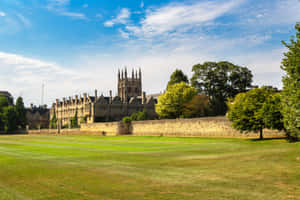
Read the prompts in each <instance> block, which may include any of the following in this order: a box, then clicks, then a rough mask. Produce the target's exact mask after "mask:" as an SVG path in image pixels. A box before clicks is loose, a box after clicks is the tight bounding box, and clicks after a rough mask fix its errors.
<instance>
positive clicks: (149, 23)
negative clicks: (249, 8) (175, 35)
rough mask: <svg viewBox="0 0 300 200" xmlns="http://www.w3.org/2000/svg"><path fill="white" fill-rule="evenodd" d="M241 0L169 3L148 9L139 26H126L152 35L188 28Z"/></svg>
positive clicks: (133, 31) (218, 13) (226, 11)
mask: <svg viewBox="0 0 300 200" xmlns="http://www.w3.org/2000/svg"><path fill="white" fill-rule="evenodd" d="M241 2H242V0H231V1H227V2H223V3H220V2H212V1H206V2H197V3H193V4H184V3H180V4H178V3H177V4H174V3H171V4H169V5H166V6H164V7H161V8H157V9H154V10H148V11H147V13H146V16H145V18H144V19H143V20H141V22H140V24H141V26H128V27H127V29H128V31H131V32H132V33H133V34H135V35H140V34H142V35H144V36H153V35H160V34H163V33H167V32H171V31H174V30H178V29H179V28H184V29H185V30H190V29H192V28H195V27H197V26H199V25H203V23H205V22H209V21H213V20H215V19H216V18H218V17H220V16H222V15H224V14H225V13H228V12H229V11H230V10H232V9H233V8H235V7H236V6H237V5H239V4H240V3H241Z"/></svg>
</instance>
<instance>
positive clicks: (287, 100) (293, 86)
mask: <svg viewBox="0 0 300 200" xmlns="http://www.w3.org/2000/svg"><path fill="white" fill-rule="evenodd" d="M295 28H296V30H297V33H296V38H294V37H292V38H291V40H290V44H287V43H286V42H283V44H284V45H285V46H286V47H287V48H288V52H286V53H284V58H283V60H282V66H281V68H282V69H283V70H284V71H285V72H286V75H285V76H284V77H283V79H282V82H283V90H282V103H281V105H282V109H281V112H282V114H283V121H284V126H285V129H286V131H287V132H288V134H289V135H290V136H291V137H293V138H295V139H299V138H300V24H297V25H296V26H295Z"/></svg>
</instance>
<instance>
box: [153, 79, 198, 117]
mask: <svg viewBox="0 0 300 200" xmlns="http://www.w3.org/2000/svg"><path fill="white" fill-rule="evenodd" d="M196 94H197V90H196V89H195V88H194V87H192V86H189V85H188V84H186V83H184V82H180V83H176V84H174V85H171V86H170V87H169V88H168V89H167V91H166V92H165V93H164V94H163V95H161V96H160V97H159V98H158V103H157V104H156V106H155V109H156V112H157V114H158V115H159V117H160V118H178V117H181V116H183V113H184V106H185V104H187V103H188V102H190V101H191V99H192V98H193V97H194V96H195V95H196Z"/></svg>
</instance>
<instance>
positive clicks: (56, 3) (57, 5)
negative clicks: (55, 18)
mask: <svg viewBox="0 0 300 200" xmlns="http://www.w3.org/2000/svg"><path fill="white" fill-rule="evenodd" d="M69 4H70V0H48V5H47V6H46V8H47V9H48V10H50V11H53V12H55V13H57V14H58V15H61V16H67V17H71V18H74V19H87V17H86V15H85V14H84V13H80V12H71V11H69V10H68V8H67V6H68V5H69ZM85 5H87V4H85Z"/></svg>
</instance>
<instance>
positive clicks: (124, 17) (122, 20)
mask: <svg viewBox="0 0 300 200" xmlns="http://www.w3.org/2000/svg"><path fill="white" fill-rule="evenodd" d="M130 15H131V12H130V11H129V9H127V8H123V9H121V11H120V13H119V14H118V15H117V17H115V18H113V19H111V20H108V21H106V22H104V26H107V27H112V26H114V25H115V24H126V23H128V19H129V18H130Z"/></svg>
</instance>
